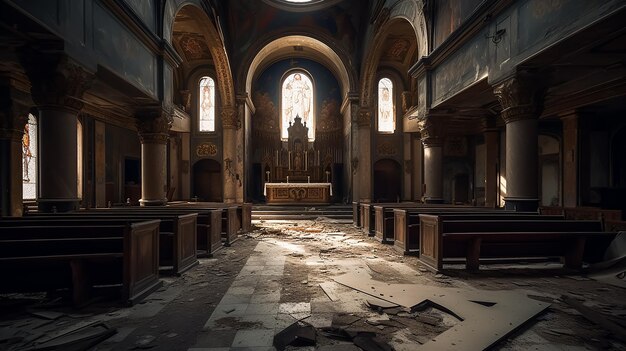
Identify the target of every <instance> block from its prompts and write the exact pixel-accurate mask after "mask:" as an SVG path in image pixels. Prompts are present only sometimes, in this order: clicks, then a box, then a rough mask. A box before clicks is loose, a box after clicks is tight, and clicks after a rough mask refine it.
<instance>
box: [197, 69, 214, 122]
mask: <svg viewBox="0 0 626 351" xmlns="http://www.w3.org/2000/svg"><path fill="white" fill-rule="evenodd" d="M198 121H199V122H198V130H199V131H200V132H214V131H215V81H214V80H213V78H211V77H202V79H200V84H198Z"/></svg>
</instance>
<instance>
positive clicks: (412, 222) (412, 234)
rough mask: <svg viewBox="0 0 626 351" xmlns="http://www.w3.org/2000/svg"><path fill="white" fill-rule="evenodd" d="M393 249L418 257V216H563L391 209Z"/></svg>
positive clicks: (484, 217) (454, 210)
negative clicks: (392, 215) (392, 217)
mask: <svg viewBox="0 0 626 351" xmlns="http://www.w3.org/2000/svg"><path fill="white" fill-rule="evenodd" d="M393 214H394V248H395V249H396V250H398V251H400V252H402V253H403V254H405V255H418V254H419V243H420V216H419V215H420V214H433V215H437V214H440V215H446V216H455V218H456V219H472V218H474V219H505V220H506V219H520V220H531V219H541V220H563V219H564V218H563V216H541V215H539V214H537V213H535V212H515V211H506V210H498V209H486V208H482V209H480V210H479V208H477V209H475V210H467V209H454V208H442V209H431V208H426V209H393Z"/></svg>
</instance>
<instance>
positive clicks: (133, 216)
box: [0, 211, 198, 275]
mask: <svg viewBox="0 0 626 351" xmlns="http://www.w3.org/2000/svg"><path fill="white" fill-rule="evenodd" d="M197 216H198V214H197V213H182V214H181V213H154V212H143V211H142V213H132V211H129V212H125V213H122V212H121V211H106V212H105V211H91V212H88V211H79V212H74V213H63V214H40V215H36V216H26V217H22V218H20V219H13V220H4V221H0V226H3V227H7V226H12V227H15V226H21V225H25V224H27V223H28V224H32V225H39V226H45V225H65V226H73V225H94V226H97V225H99V224H106V223H116V222H117V223H124V222H137V221H144V220H151V219H158V220H160V234H159V236H160V240H159V252H160V254H159V265H160V266H161V267H169V266H171V267H172V273H174V274H177V275H180V274H182V273H184V272H185V271H187V270H188V269H190V268H192V267H193V266H195V265H197V264H198V259H197V255H196V254H197V252H196V250H197V249H196V247H197V245H196V242H197V232H196V230H197Z"/></svg>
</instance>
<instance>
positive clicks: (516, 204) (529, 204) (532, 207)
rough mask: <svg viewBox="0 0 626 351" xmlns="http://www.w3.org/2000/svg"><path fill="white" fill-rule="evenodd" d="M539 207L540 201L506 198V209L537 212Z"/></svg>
mask: <svg viewBox="0 0 626 351" xmlns="http://www.w3.org/2000/svg"><path fill="white" fill-rule="evenodd" d="M538 207H539V199H526V198H515V197H505V198H504V209H505V210H509V211H516V212H536V211H537V208H538Z"/></svg>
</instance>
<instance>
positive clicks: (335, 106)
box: [252, 59, 342, 135]
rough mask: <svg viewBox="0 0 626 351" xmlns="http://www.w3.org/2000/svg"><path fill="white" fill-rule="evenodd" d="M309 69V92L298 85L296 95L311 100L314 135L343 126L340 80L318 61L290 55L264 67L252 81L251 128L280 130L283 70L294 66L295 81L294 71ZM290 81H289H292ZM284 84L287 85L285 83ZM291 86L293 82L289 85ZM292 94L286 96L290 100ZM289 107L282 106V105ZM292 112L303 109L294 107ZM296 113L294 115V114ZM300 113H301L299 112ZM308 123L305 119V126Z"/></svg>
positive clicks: (286, 70) (285, 70)
mask: <svg viewBox="0 0 626 351" xmlns="http://www.w3.org/2000/svg"><path fill="white" fill-rule="evenodd" d="M298 69H300V70H299V72H308V73H309V74H310V76H311V79H312V82H311V83H310V84H311V87H310V89H311V93H312V94H310V95H308V94H309V93H308V92H306V93H305V90H306V88H304V87H301V88H302V89H301V90H302V91H300V92H299V94H300V95H299V96H298V98H299V99H307V100H309V102H308V103H310V104H311V110H310V111H312V113H313V115H312V116H309V119H310V120H311V121H312V124H313V125H315V126H316V128H315V132H316V135H317V134H318V133H320V132H331V131H340V130H341V128H342V116H341V113H340V111H339V109H340V105H341V96H340V92H339V83H338V82H337V79H336V78H335V77H334V76H333V75H332V73H331V72H330V71H329V70H328V69H326V68H325V67H324V66H322V65H321V64H319V63H317V62H315V61H311V60H307V59H291V60H283V61H279V62H277V63H275V64H273V65H272V66H270V67H269V68H267V69H266V70H265V71H264V72H263V73H262V74H261V75H260V76H259V77H258V79H257V80H256V81H255V82H254V85H253V91H254V93H253V96H252V100H253V102H254V106H255V107H256V112H255V115H254V117H253V120H252V128H253V129H256V130H263V131H268V132H275V133H278V132H279V131H280V111H281V106H282V102H281V101H280V97H281V93H282V87H283V86H282V85H281V83H282V82H281V79H283V78H285V77H286V76H285V74H286V73H288V72H289V71H291V70H293V73H294V74H293V75H291V76H290V77H291V78H292V79H293V81H295V80H296V79H295V73H297V72H298ZM288 81H289V80H288ZM293 81H292V84H293ZM285 87H286V85H285ZM293 88H294V86H293V85H292V89H293ZM292 100H293V97H292V98H290V100H288V101H289V102H292ZM285 108H289V107H288V106H284V108H283V109H285ZM298 108H299V109H302V110H303V108H302V107H298ZM296 110H298V109H294V110H293V111H292V112H293V113H292V114H295V113H297V114H299V113H303V114H304V112H303V111H300V110H298V111H296ZM294 117H295V115H294ZM301 117H303V116H301ZM308 125H309V124H308V123H307V126H308Z"/></svg>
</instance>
